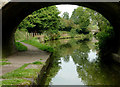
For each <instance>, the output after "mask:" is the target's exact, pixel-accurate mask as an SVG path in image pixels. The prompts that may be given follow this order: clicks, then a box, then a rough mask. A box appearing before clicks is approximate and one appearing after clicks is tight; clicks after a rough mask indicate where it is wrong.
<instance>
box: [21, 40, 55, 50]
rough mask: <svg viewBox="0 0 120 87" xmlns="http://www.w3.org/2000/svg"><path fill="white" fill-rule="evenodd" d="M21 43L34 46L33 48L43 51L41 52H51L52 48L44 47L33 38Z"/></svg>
mask: <svg viewBox="0 0 120 87" xmlns="http://www.w3.org/2000/svg"><path fill="white" fill-rule="evenodd" d="M22 42H24V43H27V44H30V45H32V46H35V47H37V48H39V49H40V50H43V51H47V52H53V48H52V47H49V46H47V45H44V44H41V43H40V42H38V41H37V39H35V38H33V39H31V40H23V41H22Z"/></svg>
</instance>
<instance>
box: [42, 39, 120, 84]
mask: <svg viewBox="0 0 120 87" xmlns="http://www.w3.org/2000/svg"><path fill="white" fill-rule="evenodd" d="M64 42H65V43H64ZM51 43H52V44H51ZM46 44H48V45H50V46H53V47H54V48H55V49H56V50H55V52H54V53H53V58H54V59H53V62H52V66H51V67H50V68H49V70H48V72H47V74H45V77H46V78H45V77H44V81H43V82H42V83H41V84H44V85H119V78H120V72H117V71H116V70H115V69H114V68H113V64H111V65H110V66H108V65H105V64H102V63H101V62H100V61H99V58H98V56H97V53H96V50H95V48H94V47H93V44H94V43H91V42H90V41H89V42H88V41H87V42H81V41H79V40H74V39H72V40H67V43H66V41H55V42H54V43H53V42H52V41H51V42H48V43H46ZM115 67H116V66H115Z"/></svg>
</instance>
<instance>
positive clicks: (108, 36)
mask: <svg viewBox="0 0 120 87" xmlns="http://www.w3.org/2000/svg"><path fill="white" fill-rule="evenodd" d="M96 37H97V39H98V40H99V42H98V43H97V44H98V47H99V49H100V52H101V54H102V55H103V53H104V54H105V53H106V52H109V51H110V50H109V51H108V49H110V47H111V46H114V45H113V41H114V31H113V28H112V27H111V26H107V28H106V29H105V31H101V32H99V33H98V34H97V35H96Z"/></svg>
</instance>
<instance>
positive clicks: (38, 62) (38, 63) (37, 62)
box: [32, 61, 43, 65]
mask: <svg viewBox="0 0 120 87" xmlns="http://www.w3.org/2000/svg"><path fill="white" fill-rule="evenodd" d="M32 64H37V65H40V64H43V63H42V62H40V61H35V62H33V63H32Z"/></svg>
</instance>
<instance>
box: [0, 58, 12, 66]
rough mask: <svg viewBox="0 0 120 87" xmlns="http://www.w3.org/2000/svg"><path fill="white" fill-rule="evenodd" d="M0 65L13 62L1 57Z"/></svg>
mask: <svg viewBox="0 0 120 87" xmlns="http://www.w3.org/2000/svg"><path fill="white" fill-rule="evenodd" d="M0 61H1V62H0V65H7V64H11V63H10V62H7V61H8V60H7V59H0Z"/></svg>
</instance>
